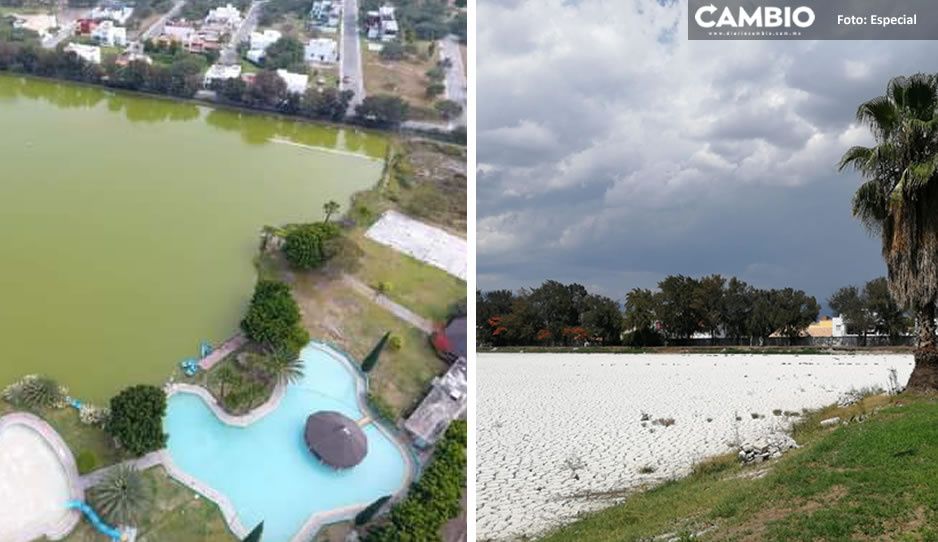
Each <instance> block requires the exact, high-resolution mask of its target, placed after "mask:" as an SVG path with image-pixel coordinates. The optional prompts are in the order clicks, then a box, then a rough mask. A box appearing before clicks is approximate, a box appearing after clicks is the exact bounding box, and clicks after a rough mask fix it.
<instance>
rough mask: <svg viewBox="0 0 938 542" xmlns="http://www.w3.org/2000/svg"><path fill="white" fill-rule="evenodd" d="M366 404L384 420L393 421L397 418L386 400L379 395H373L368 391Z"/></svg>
mask: <svg viewBox="0 0 938 542" xmlns="http://www.w3.org/2000/svg"><path fill="white" fill-rule="evenodd" d="M368 406H370V407H371V409H372V410H374V411H375V414H377V415H378V416H380V417H382V418H384V419H385V420H387V421H389V422H391V423H394V421H395V420H396V419H397V414H395V413H394V409H393V408H392V407H391V405H389V404H388V402H387V401H385V400H384V399H382V398H381V397H380V396H378V395H375V394H374V393H372V392H368Z"/></svg>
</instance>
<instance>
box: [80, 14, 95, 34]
mask: <svg viewBox="0 0 938 542" xmlns="http://www.w3.org/2000/svg"><path fill="white" fill-rule="evenodd" d="M97 26H98V21H95V20H94V19H88V18H85V19H78V20H77V21H75V34H76V35H79V36H85V35H88V34H91V33H92V32H94V29H95V28H97Z"/></svg>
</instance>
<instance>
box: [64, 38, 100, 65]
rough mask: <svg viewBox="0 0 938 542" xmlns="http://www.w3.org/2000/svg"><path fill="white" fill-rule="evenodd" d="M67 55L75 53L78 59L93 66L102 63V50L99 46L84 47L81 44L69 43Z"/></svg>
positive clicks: (66, 49) (66, 50)
mask: <svg viewBox="0 0 938 542" xmlns="http://www.w3.org/2000/svg"><path fill="white" fill-rule="evenodd" d="M64 50H65V52H66V53H75V55H77V56H78V58H80V59H82V60H84V61H85V62H91V63H92V64H100V63H101V48H100V47H98V46H97V45H82V44H80V43H69V44H68V45H66V46H65V49H64Z"/></svg>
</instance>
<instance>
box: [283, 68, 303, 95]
mask: <svg viewBox="0 0 938 542" xmlns="http://www.w3.org/2000/svg"><path fill="white" fill-rule="evenodd" d="M277 75H278V76H280V78H281V79H283V82H284V83H286V84H287V92H290V93H292V94H303V93H304V92H306V87H308V86H309V75H307V74H305V73H293V72H288V71H287V70H283V69H280V70H277Z"/></svg>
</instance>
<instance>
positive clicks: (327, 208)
mask: <svg viewBox="0 0 938 542" xmlns="http://www.w3.org/2000/svg"><path fill="white" fill-rule="evenodd" d="M339 207H340V205H339V202H337V201H335V200H329V201H327V202H326V203H324V204H323V206H322V210H323V212H324V213H326V219H325V220H323V222H329V218H331V217H332V215H334V214H335V213H338V212H339Z"/></svg>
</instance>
